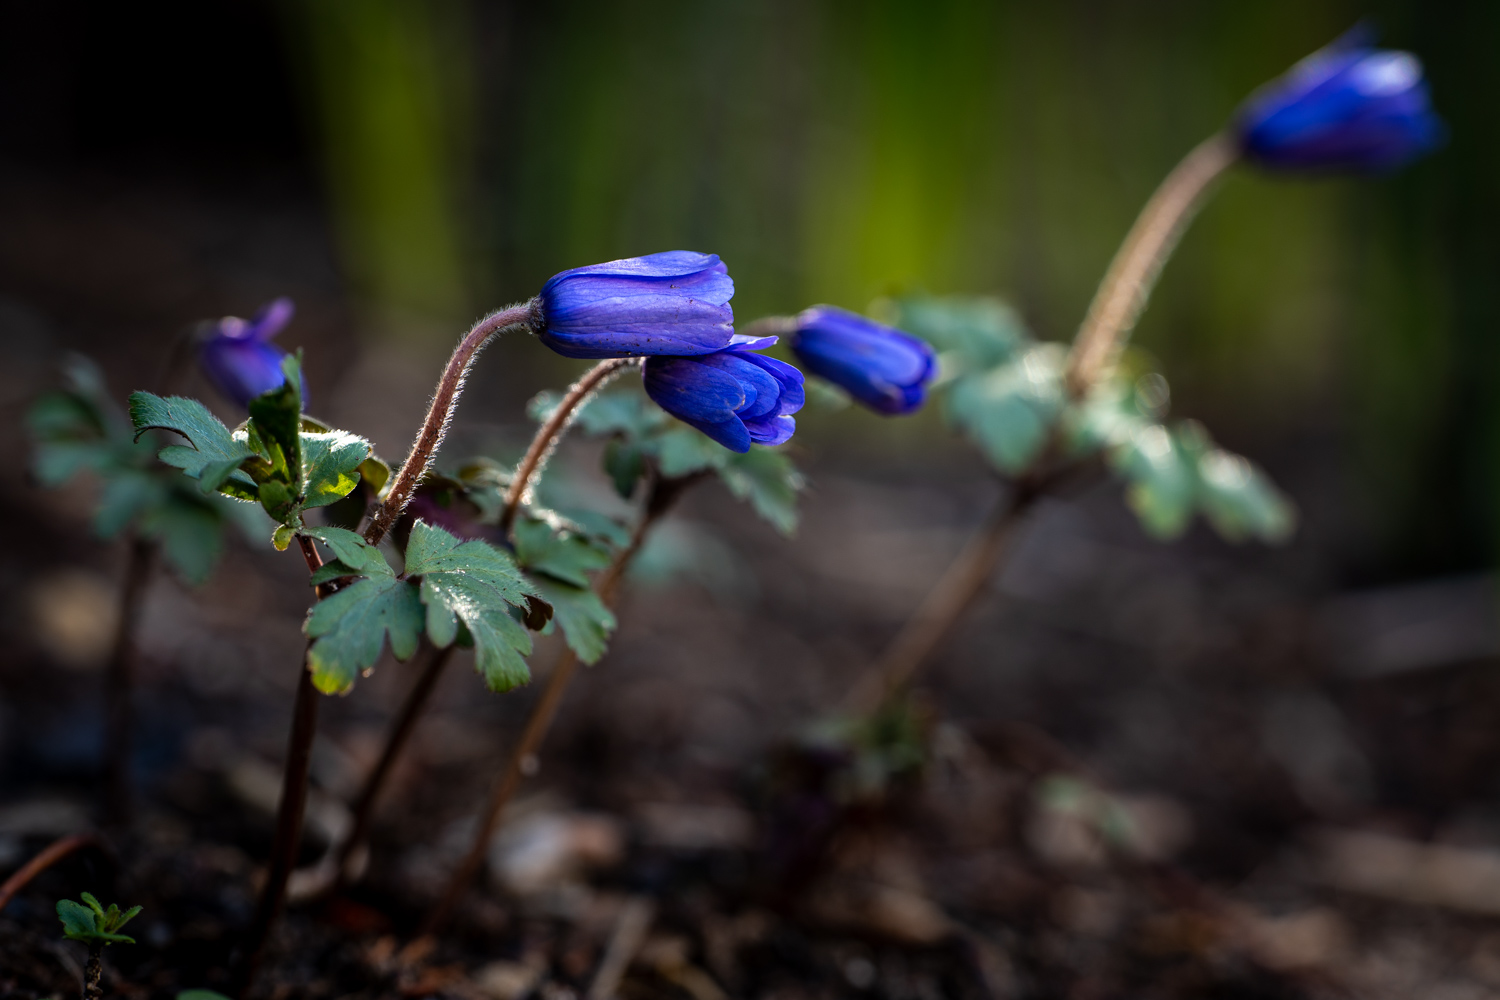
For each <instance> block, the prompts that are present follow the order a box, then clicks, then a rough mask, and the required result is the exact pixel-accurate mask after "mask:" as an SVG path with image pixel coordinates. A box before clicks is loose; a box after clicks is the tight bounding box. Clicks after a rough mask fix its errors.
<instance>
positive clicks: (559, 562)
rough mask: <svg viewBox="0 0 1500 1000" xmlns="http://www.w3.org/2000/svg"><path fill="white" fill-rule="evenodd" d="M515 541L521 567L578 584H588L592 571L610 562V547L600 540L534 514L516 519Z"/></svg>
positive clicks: (583, 585) (580, 585)
mask: <svg viewBox="0 0 1500 1000" xmlns="http://www.w3.org/2000/svg"><path fill="white" fill-rule="evenodd" d="M515 540H516V561H517V562H519V563H520V564H521V566H523V567H524V568H526V569H528V570H532V571H535V572H538V573H546V574H547V575H548V576H552V577H556V578H557V579H558V580H561V581H562V582H564V583H570V584H572V585H574V586H576V587H587V586H588V585H589V576H588V575H589V573H591V572H593V571H594V570H599V569H603V568H604V567H606V566H608V565H609V561H610V555H609V550H608V549H606V548H605V547H604V546H602V545H600V544H598V543H597V542H594V541H593V540H591V539H589V538H588V537H586V536H584V535H581V534H578V533H577V532H574V531H570V530H566V529H564V530H561V531H558V530H556V529H554V527H553V526H552V525H549V524H548V523H547V522H545V521H542V520H539V519H536V518H532V517H522V518H518V519H517V521H516V526H515Z"/></svg>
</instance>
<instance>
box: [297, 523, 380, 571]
mask: <svg viewBox="0 0 1500 1000" xmlns="http://www.w3.org/2000/svg"><path fill="white" fill-rule="evenodd" d="M301 533H302V534H304V535H306V536H307V537H308V538H316V539H317V540H318V541H320V542H322V543H323V544H324V545H326V546H328V548H329V549H331V550H332V551H333V554H334V558H335V559H337V560H338V561H339V562H340V563H342V564H343V565H345V566H347V567H349V569H350V572H351V573H353V574H354V575H357V576H371V577H393V576H395V575H396V573H395V571H394V570H392V569H391V567H390V564H389V563H387V562H386V561H385V556H383V555H381V554H380V549H378V548H376V547H375V546H373V545H371V544H370V543H369V542H366V541H365V540H364V538H362V537H361V536H360V535H359V534H358V533H357V532H353V531H350V530H349V529H348V528H304V529H302V532H301ZM340 575H348V574H340Z"/></svg>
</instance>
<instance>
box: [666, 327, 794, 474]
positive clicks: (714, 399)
mask: <svg viewBox="0 0 1500 1000" xmlns="http://www.w3.org/2000/svg"><path fill="white" fill-rule="evenodd" d="M774 343H776V338H775V337H760V338H751V337H744V336H739V335H736V336H735V337H734V339H733V342H732V343H731V344H730V346H729V349H728V350H725V351H718V352H716V353H713V354H702V355H698V356H697V357H689V358H662V357H657V358H648V359H647V360H646V370H645V372H644V373H643V375H642V379H643V381H644V382H645V384H646V395H648V396H650V397H651V398H652V399H653V400H654V401H655V402H656V405H657V406H660V407H661V408H662V409H663V410H666V411H667V412H668V413H670V414H672V416H674V417H676V418H677V419H678V420H681V421H682V422H683V423H686V424H690V425H692V426H693V427H696V428H698V429H699V430H700V431H702V432H703V433H704V434H707V435H708V436H709V437H711V438H713V439H714V440H715V441H717V442H718V443H719V444H721V445H723V446H724V447H726V448H728V449H729V450H730V451H738V452H746V451H749V450H750V445H751V443H752V442H754V443H755V444H781V443H782V442H783V441H785V440H786V439H787V438H789V437H791V436H792V432H793V431H795V430H796V429H797V421H796V420H794V419H792V416H791V414H793V413H796V412H797V411H798V410H800V409H802V403H803V399H804V397H803V392H802V373H801V372H799V371H798V370H797V369H795V368H793V367H792V366H791V365H789V364H786V363H785V362H782V361H777V360H776V359H775V358H765V357H761V356H760V355H759V354H752V353H750V352H751V351H755V350H759V349H760V348H762V347H770V346H771V345H772V344H774Z"/></svg>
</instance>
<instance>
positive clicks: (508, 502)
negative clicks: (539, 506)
mask: <svg viewBox="0 0 1500 1000" xmlns="http://www.w3.org/2000/svg"><path fill="white" fill-rule="evenodd" d="M639 363H640V360H639V359H638V358H609V359H608V360H605V361H601V362H599V363H598V364H597V365H595V366H594V367H592V368H590V369H589V370H588V371H586V372H584V373H583V377H582V378H580V379H579V380H578V381H577V382H574V383H573V384H572V386H570V387H569V388H568V391H567V394H566V395H564V396H563V398H562V402H560V403H558V404H557V409H555V410H553V411H552V415H551V416H549V417H548V418H547V419H546V421H545V422H544V423H543V424H542V426H541V427H540V428H538V429H537V432H536V436H535V437H533V438H532V439H531V445H530V446H529V447H528V448H527V449H526V455H525V457H523V458H522V459H521V464H520V465H518V466H516V474H515V476H514V477H512V479H511V481H510V489H509V490H508V491H507V492H506V494H505V509H504V511H502V512H501V514H500V531H501V533H502V534H503V535H506V536H508V535H509V534H510V528H511V525H512V524H514V523H515V520H516V511H517V510H519V509H520V507H521V504H522V502H524V501H525V500H526V495H527V492H528V491H529V490H530V488H531V484H532V481H533V480H534V479H535V478H537V477H538V476H540V475H541V472H542V470H543V469H544V468H546V466H547V460H548V459H549V458H551V457H552V452H553V451H555V450H556V448H557V443H558V441H559V440H561V439H562V436H563V434H564V433H566V432H567V430H568V425H569V424H571V423H572V422H573V418H574V417H576V416H577V415H578V411H579V410H580V409H582V408H583V404H585V403H587V402H588V401H589V398H590V397H592V396H593V395H594V393H596V392H598V391H599V390H600V389H602V388H604V386H606V385H607V384H609V380H610V379H612V378H614V377H615V376H616V375H618V374H620V372H622V371H624V370H625V369H626V368H629V367H630V366H631V365H635V364H639Z"/></svg>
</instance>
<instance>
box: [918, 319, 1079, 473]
mask: <svg viewBox="0 0 1500 1000" xmlns="http://www.w3.org/2000/svg"><path fill="white" fill-rule="evenodd" d="M1063 358H1064V352H1063V349H1062V347H1061V346H1060V345H1058V344H1039V345H1037V346H1036V347H1033V348H1031V349H1030V350H1028V351H1026V352H1025V353H1023V354H1022V355H1021V356H1020V357H1018V358H1017V359H1016V360H1015V361H1013V362H1011V363H1009V364H1004V365H1001V366H999V367H997V368H993V369H990V370H989V371H986V372H982V373H978V374H972V375H965V376H963V377H962V378H960V379H958V380H957V381H956V382H955V383H954V385H953V388H952V390H951V391H950V392H949V394H948V398H947V409H948V415H949V417H950V419H952V421H953V422H954V423H955V424H956V425H957V426H958V427H959V428H960V430H962V431H963V432H964V433H965V434H966V435H968V437H969V438H970V439H972V440H973V441H974V443H976V444H977V445H979V447H980V449H981V450H983V452H984V453H985V455H986V457H988V458H989V460H990V461H991V462H992V463H993V464H994V465H995V466H996V467H997V468H998V469H1000V470H1001V471H1002V472H1007V473H1017V472H1020V471H1021V470H1023V469H1025V468H1026V467H1027V466H1028V465H1030V464H1031V462H1032V461H1033V460H1035V459H1036V457H1037V456H1038V455H1039V454H1040V453H1041V450H1042V449H1043V448H1044V447H1045V446H1046V444H1047V438H1048V435H1049V433H1050V431H1051V428H1052V424H1053V422H1054V421H1055V420H1056V419H1057V417H1058V415H1059V414H1060V413H1061V412H1062V409H1063V404H1064V393H1063V386H1062V364H1063Z"/></svg>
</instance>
